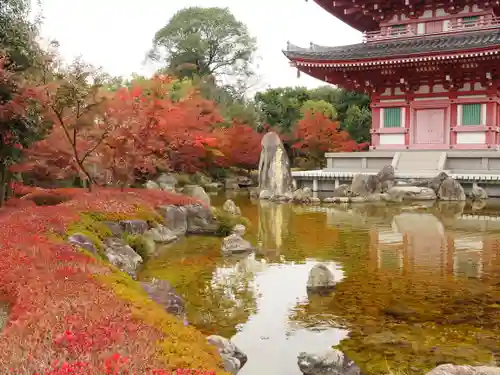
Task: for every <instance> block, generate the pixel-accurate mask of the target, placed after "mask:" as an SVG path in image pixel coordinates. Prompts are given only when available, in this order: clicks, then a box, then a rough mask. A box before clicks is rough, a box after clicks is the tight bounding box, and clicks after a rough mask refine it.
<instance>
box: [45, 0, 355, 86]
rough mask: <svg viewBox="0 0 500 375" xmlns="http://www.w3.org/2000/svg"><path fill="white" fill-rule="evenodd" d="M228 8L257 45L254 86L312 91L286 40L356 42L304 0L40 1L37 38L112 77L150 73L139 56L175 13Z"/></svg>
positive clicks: (352, 35)
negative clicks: (40, 23)
mask: <svg viewBox="0 0 500 375" xmlns="http://www.w3.org/2000/svg"><path fill="white" fill-rule="evenodd" d="M201 5H202V6H206V7H208V6H219V7H229V8H230V9H231V11H232V12H233V14H234V15H235V17H236V18H237V19H239V20H241V21H242V22H244V23H246V24H247V25H248V28H249V30H250V33H251V34H252V35H253V36H255V37H256V38H257V42H258V46H259V51H258V54H259V61H258V65H259V67H258V74H259V76H260V80H259V84H258V86H257V87H258V88H261V89H263V88H266V87H278V86H296V85H301V86H307V87H315V86H319V85H322V84H324V83H323V82H321V81H318V80H315V79H313V78H310V77H307V76H306V75H304V74H302V75H301V78H300V79H297V77H296V71H295V70H294V69H293V68H290V67H289V66H288V60H287V59H286V58H285V57H284V56H283V54H282V52H281V50H282V49H284V48H286V42H287V41H290V42H292V43H293V44H296V45H302V46H304V47H306V46H308V45H309V43H310V42H311V41H313V42H314V43H317V44H321V45H345V44H351V43H357V42H360V40H361V35H360V33H359V32H358V31H356V30H354V29H352V28H350V27H349V26H347V25H345V24H343V23H342V22H341V21H339V20H337V19H336V18H334V17H333V16H332V15H330V14H328V13H327V12H326V11H324V10H323V9H322V8H320V7H319V6H318V5H317V4H315V3H314V2H313V1H309V2H306V1H305V0H253V1H235V0H204V1H203V2H202V4H200V3H197V2H194V1H190V0H188V1H183V2H180V1H165V0H141V1H135V0H44V1H43V16H44V22H43V27H42V36H43V37H44V38H52V39H56V40H57V41H59V43H60V51H61V54H62V55H63V57H64V58H65V59H67V60H71V59H73V58H74V57H76V56H80V55H81V56H83V58H84V59H85V60H86V61H88V62H90V63H92V64H95V65H98V66H101V67H102V68H103V69H104V70H105V71H107V72H108V73H110V74H113V75H125V76H128V75H130V74H131V73H133V72H137V73H142V74H144V73H146V74H148V73H151V72H152V68H151V66H150V67H147V66H144V65H143V62H144V57H145V54H146V52H147V51H148V49H149V48H150V47H151V40H152V38H153V36H154V34H155V32H156V31H157V30H158V29H160V28H161V27H163V26H164V25H165V24H166V23H167V22H168V20H169V19H170V17H172V15H173V14H174V13H175V12H176V11H178V10H179V9H181V8H183V7H187V6H201Z"/></svg>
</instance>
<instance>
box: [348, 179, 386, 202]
mask: <svg viewBox="0 0 500 375" xmlns="http://www.w3.org/2000/svg"><path fill="white" fill-rule="evenodd" d="M350 190H351V194H352V196H355V197H358V196H361V197H366V196H368V195H370V194H374V193H377V192H380V191H382V185H381V183H380V182H379V180H378V177H377V175H366V174H357V175H356V176H354V178H353V179H352V183H351V189H350Z"/></svg>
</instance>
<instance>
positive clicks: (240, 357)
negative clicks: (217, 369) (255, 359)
mask: <svg viewBox="0 0 500 375" xmlns="http://www.w3.org/2000/svg"><path fill="white" fill-rule="evenodd" d="M207 341H208V343H209V344H210V345H213V346H215V347H216V348H217V350H218V352H219V355H220V356H221V358H222V361H223V362H224V370H226V371H228V372H230V373H231V374H233V375H235V374H237V373H238V371H240V370H241V368H242V367H243V366H244V365H245V363H247V360H248V357H247V355H246V354H245V353H243V352H242V351H241V349H240V348H238V347H237V346H236V344H235V343H234V342H232V341H231V340H228V339H226V338H225V337H222V336H218V335H211V336H208V337H207Z"/></svg>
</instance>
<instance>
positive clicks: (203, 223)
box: [185, 204, 219, 234]
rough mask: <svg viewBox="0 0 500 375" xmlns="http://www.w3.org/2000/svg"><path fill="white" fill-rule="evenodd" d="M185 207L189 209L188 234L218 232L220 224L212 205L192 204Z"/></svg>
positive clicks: (187, 214)
mask: <svg viewBox="0 0 500 375" xmlns="http://www.w3.org/2000/svg"><path fill="white" fill-rule="evenodd" d="M185 208H186V210H187V213H186V220H187V230H186V233H187V234H214V233H216V232H217V230H218V229H219V224H218V222H217V220H216V218H215V217H214V214H213V212H212V208H211V207H207V206H203V205H201V204H190V205H187V206H185Z"/></svg>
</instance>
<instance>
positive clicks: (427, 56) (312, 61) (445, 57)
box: [283, 46, 500, 68]
mask: <svg viewBox="0 0 500 375" xmlns="http://www.w3.org/2000/svg"><path fill="white" fill-rule="evenodd" d="M283 53H284V54H285V56H286V57H287V58H288V59H289V60H290V61H291V62H292V63H293V65H294V66H296V67H297V68H301V67H304V68H311V67H312V68H345V67H365V66H366V67H368V66H384V65H394V64H406V63H412V62H425V61H449V60H457V59H464V58H474V57H482V56H494V55H499V54H500V46H497V47H495V48H482V49H470V50H464V51H460V52H457V53H443V52H433V53H429V52H425V53H416V54H412V55H408V54H405V55H400V56H391V57H385V58H384V57H381V58H374V59H356V60H354V59H352V60H348V59H339V60H332V59H321V58H314V57H311V58H306V57H293V56H290V51H283Z"/></svg>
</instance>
